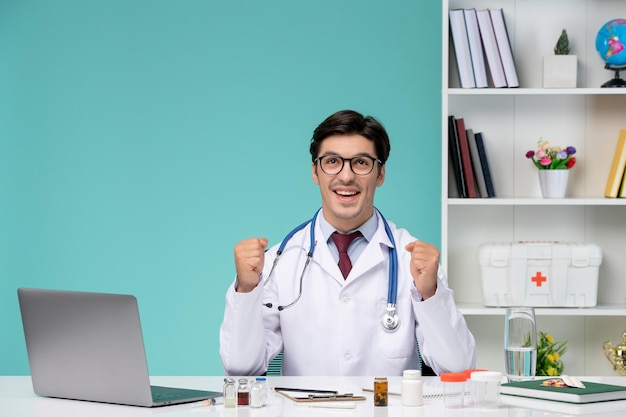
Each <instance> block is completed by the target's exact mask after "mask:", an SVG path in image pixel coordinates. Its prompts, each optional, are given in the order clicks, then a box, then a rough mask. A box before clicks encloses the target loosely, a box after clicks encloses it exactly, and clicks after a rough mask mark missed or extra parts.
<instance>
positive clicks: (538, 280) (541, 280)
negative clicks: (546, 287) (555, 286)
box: [530, 271, 548, 287]
mask: <svg viewBox="0 0 626 417" xmlns="http://www.w3.org/2000/svg"><path fill="white" fill-rule="evenodd" d="M530 280H531V281H532V282H534V283H535V284H537V286H538V287H541V284H543V283H544V282H546V281H547V280H548V278H547V277H544V276H543V275H541V272H539V271H537V273H536V274H535V276H534V277H532V278H531V279H530Z"/></svg>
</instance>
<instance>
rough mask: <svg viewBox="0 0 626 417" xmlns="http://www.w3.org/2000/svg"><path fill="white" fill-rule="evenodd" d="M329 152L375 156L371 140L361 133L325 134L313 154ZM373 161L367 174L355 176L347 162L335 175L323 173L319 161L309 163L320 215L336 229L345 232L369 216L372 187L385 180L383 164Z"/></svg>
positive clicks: (333, 153)
mask: <svg viewBox="0 0 626 417" xmlns="http://www.w3.org/2000/svg"><path fill="white" fill-rule="evenodd" d="M329 155H331V156H337V157H341V158H353V157H355V156H365V157H372V158H378V156H377V155H376V150H375V147H374V142H373V141H371V140H369V139H367V138H365V137H363V136H361V135H334V136H329V137H327V138H326V139H324V140H323V141H322V143H321V146H320V149H319V155H317V156H318V158H319V157H324V156H329ZM373 163H374V169H373V170H372V172H370V173H369V174H367V175H356V174H355V173H354V172H352V169H351V168H350V162H348V161H346V162H345V165H344V167H343V169H342V170H341V172H339V173H338V174H336V175H328V174H326V173H324V172H323V171H322V170H321V169H320V167H319V162H314V163H313V165H312V175H313V181H314V182H315V183H316V184H317V185H319V187H320V193H321V194H322V211H323V213H324V218H325V219H326V220H327V221H328V222H329V223H330V224H331V225H332V226H333V227H335V228H336V229H337V230H339V231H341V232H348V231H350V230H353V229H356V228H358V227H359V226H361V225H362V224H363V223H365V222H366V221H367V220H368V219H369V218H370V217H371V216H372V214H373V210H374V193H375V191H376V187H380V186H381V185H382V184H383V182H384V180H385V166H384V165H380V164H379V163H378V162H373Z"/></svg>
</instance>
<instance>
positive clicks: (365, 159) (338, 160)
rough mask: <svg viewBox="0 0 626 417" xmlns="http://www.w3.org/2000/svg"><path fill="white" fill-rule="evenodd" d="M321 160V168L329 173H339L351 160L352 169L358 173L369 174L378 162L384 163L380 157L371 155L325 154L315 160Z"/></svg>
mask: <svg viewBox="0 0 626 417" xmlns="http://www.w3.org/2000/svg"><path fill="white" fill-rule="evenodd" d="M318 161H319V163H320V168H321V169H322V171H324V173H325V174H327V175H337V174H339V173H340V172H341V170H342V169H343V166H344V165H345V163H346V161H347V162H350V169H351V170H352V172H354V173H355V174H356V175H368V174H369V173H370V172H372V170H373V169H374V165H376V162H378V163H379V164H381V165H382V161H381V160H380V159H376V158H374V157H372V156H369V155H361V156H355V157H353V158H342V157H341V156H337V155H325V156H320V157H318V158H315V162H316V163H317V162H318Z"/></svg>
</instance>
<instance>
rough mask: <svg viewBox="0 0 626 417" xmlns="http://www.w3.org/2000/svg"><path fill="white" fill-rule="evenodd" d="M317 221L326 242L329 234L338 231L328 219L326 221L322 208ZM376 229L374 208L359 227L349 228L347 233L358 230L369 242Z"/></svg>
mask: <svg viewBox="0 0 626 417" xmlns="http://www.w3.org/2000/svg"><path fill="white" fill-rule="evenodd" d="M317 222H318V224H319V225H320V228H321V229H322V234H323V235H324V238H325V239H326V241H327V242H328V239H330V235H332V234H333V232H337V231H338V230H337V229H335V228H334V227H333V226H332V225H331V224H330V223H328V221H326V219H325V218H324V211H323V210H322V211H321V216H318V219H317ZM376 229H378V217H377V216H376V211H375V210H374V212H373V213H372V217H370V218H369V219H367V221H366V222H365V223H363V224H362V225H361V226H360V227H358V228H356V229H354V230H350V232H349V233H352V232H356V231H357V230H358V231H360V232H361V234H362V235H363V237H364V238H365V240H367V241H368V242H369V241H371V240H372V237H374V234H375V233H376Z"/></svg>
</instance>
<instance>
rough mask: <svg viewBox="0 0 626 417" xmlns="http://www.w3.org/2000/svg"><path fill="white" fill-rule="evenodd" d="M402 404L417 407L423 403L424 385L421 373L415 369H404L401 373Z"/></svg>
mask: <svg viewBox="0 0 626 417" xmlns="http://www.w3.org/2000/svg"><path fill="white" fill-rule="evenodd" d="M400 393H401V396H402V405H404V406H408V407H417V406H420V405H424V387H423V383H422V373H421V372H420V371H419V370H417V369H406V370H405V371H404V372H403V373H402V386H401V391H400Z"/></svg>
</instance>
